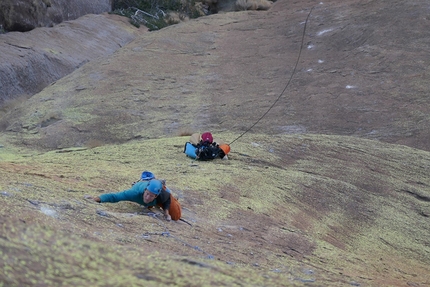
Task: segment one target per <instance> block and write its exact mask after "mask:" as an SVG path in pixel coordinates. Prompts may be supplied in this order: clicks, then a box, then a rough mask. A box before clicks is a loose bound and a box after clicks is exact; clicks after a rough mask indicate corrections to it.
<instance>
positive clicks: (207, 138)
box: [202, 132, 214, 143]
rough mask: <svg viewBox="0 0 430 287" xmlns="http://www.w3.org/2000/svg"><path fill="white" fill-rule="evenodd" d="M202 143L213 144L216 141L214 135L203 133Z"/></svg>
mask: <svg viewBox="0 0 430 287" xmlns="http://www.w3.org/2000/svg"><path fill="white" fill-rule="evenodd" d="M202 141H204V142H209V143H212V142H213V141H214V139H213V137H212V134H211V133H210V132H205V133H203V134H202Z"/></svg>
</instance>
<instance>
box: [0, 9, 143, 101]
mask: <svg viewBox="0 0 430 287" xmlns="http://www.w3.org/2000/svg"><path fill="white" fill-rule="evenodd" d="M141 32H144V29H137V28H136V27H134V26H133V25H131V24H130V23H129V22H128V19H127V18H125V17H120V16H117V15H110V14H101V15H94V14H91V15H86V16H83V17H81V18H79V19H77V20H74V21H67V22H64V23H61V24H59V25H56V26H54V27H52V28H37V29H34V30H32V31H30V32H25V33H22V32H10V33H7V34H2V35H0V106H2V104H4V102H5V101H8V100H11V99H15V98H18V97H21V96H31V95H34V94H35V93H37V92H39V91H41V90H42V89H43V88H44V87H46V86H47V85H49V84H51V83H52V82H55V81H56V80H58V79H60V78H62V77H64V76H65V75H67V74H69V73H71V72H72V71H74V70H75V69H77V68H79V67H80V66H81V65H83V64H85V63H87V62H88V61H90V60H96V59H97V58H99V57H103V56H107V55H110V54H112V53H113V52H115V51H116V50H117V49H119V48H121V47H123V46H124V45H125V44H127V43H129V42H130V41H132V40H133V39H134V38H135V37H136V35H137V34H138V33H141ZM78 43H79V44H78Z"/></svg>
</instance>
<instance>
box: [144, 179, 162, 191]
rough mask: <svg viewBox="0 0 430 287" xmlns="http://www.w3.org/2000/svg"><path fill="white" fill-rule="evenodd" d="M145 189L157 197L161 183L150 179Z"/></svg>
mask: <svg viewBox="0 0 430 287" xmlns="http://www.w3.org/2000/svg"><path fill="white" fill-rule="evenodd" d="M146 189H147V190H149V191H150V192H152V193H153V194H155V195H159V194H160V192H161V190H162V189H163V183H162V182H161V181H160V180H158V179H151V180H150V181H149V183H148V186H146Z"/></svg>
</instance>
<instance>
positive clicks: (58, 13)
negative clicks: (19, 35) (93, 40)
mask: <svg viewBox="0 0 430 287" xmlns="http://www.w3.org/2000/svg"><path fill="white" fill-rule="evenodd" d="M111 10H112V0H94V1H85V0H36V1H30V0H2V1H0V25H2V27H3V29H5V30H6V31H19V32H26V31H30V30H33V29H34V28H36V27H51V26H53V25H56V24H59V23H61V22H63V21H68V20H74V19H77V18H79V17H81V16H83V15H86V14H100V13H103V12H110V11H111Z"/></svg>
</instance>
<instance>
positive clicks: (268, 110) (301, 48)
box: [229, 7, 314, 145]
mask: <svg viewBox="0 0 430 287" xmlns="http://www.w3.org/2000/svg"><path fill="white" fill-rule="evenodd" d="M313 9H314V7H312V8H311V10H310V11H309V14H308V16H307V17H306V21H305V27H304V28H303V35H302V41H301V44H300V50H299V54H298V56H297V61H296V64H295V65H294V69H293V72H292V73H291V76H290V79H289V80H288V82H287V84H286V85H285V88H284V89H283V90H282V92H281V93H280V94H279V96H278V98H277V99H276V101H275V102H274V103H273V104H272V105H271V106H270V107H269V109H267V111H266V112H265V113H264V114H263V115H262V116H261V117H260V118H259V119H258V120H257V121H256V122H255V123H254V124H253V125H252V126H251V127H249V128H248V129H247V130H245V131H244V132H243V133H242V134H241V135H239V136H238V137H237V138H236V139H234V140H233V141H232V142H230V144H229V145H231V144H233V143H234V142H235V141H237V140H238V139H240V138H241V137H242V136H243V135H244V134H246V133H247V132H249V131H250V130H251V129H252V128H253V127H255V126H256V125H257V124H258V123H259V122H260V121H261V120H262V119H263V118H264V117H265V116H266V115H267V114H268V113H269V112H270V110H271V109H272V108H273V107H274V106H275V105H276V104H277V103H278V101H279V99H280V98H281V97H282V95H283V94H284V93H285V91H286V90H287V88H288V86H289V85H290V83H291V81H292V80H293V77H294V74H295V73H296V69H297V66H298V64H299V60H300V57H301V54H302V50H303V43H304V40H305V35H306V26H307V24H308V21H309V17H310V16H311V13H312V10H313Z"/></svg>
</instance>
